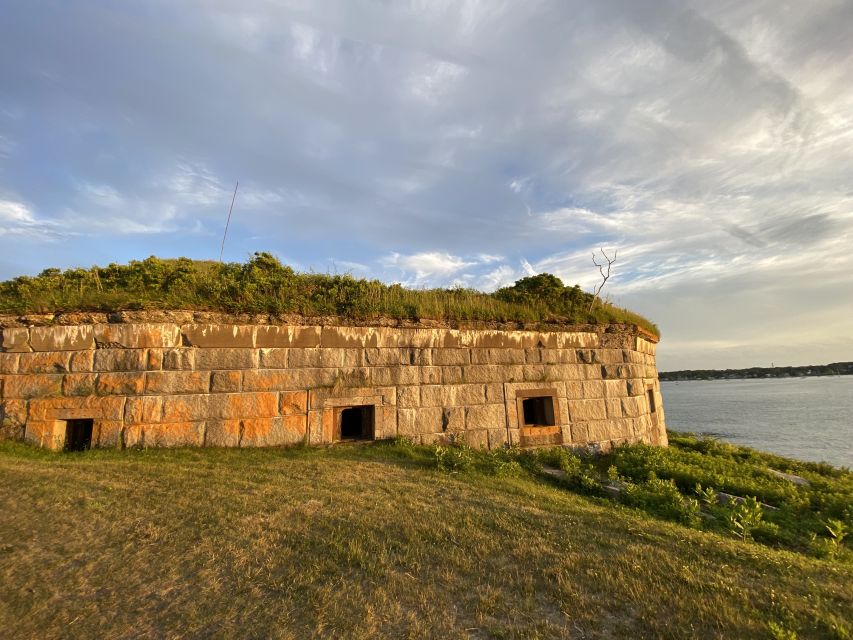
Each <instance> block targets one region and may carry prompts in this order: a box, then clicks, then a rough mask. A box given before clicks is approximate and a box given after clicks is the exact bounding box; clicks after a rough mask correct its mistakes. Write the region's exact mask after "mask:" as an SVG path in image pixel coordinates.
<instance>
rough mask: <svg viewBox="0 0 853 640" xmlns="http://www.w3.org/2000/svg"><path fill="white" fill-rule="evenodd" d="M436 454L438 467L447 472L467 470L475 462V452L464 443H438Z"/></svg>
mask: <svg viewBox="0 0 853 640" xmlns="http://www.w3.org/2000/svg"><path fill="white" fill-rule="evenodd" d="M434 455H435V466H436V468H437V469H438V470H439V471H444V472H447V473H455V472H458V471H466V470H468V469H470V468H471V467H472V466H473V464H474V456H473V453H472V451H471V449H470V448H469V447H467V446H465V445H464V444H454V443H451V444H449V445H436V447H435V450H434Z"/></svg>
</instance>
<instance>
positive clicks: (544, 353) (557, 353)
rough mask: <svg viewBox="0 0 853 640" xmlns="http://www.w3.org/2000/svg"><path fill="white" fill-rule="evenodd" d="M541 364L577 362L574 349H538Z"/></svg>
mask: <svg viewBox="0 0 853 640" xmlns="http://www.w3.org/2000/svg"><path fill="white" fill-rule="evenodd" d="M539 353H540V355H541V357H542V364H577V362H578V356H577V352H576V351H575V350H574V349H540V350H539Z"/></svg>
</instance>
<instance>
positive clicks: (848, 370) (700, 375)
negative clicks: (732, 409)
mask: <svg viewBox="0 0 853 640" xmlns="http://www.w3.org/2000/svg"><path fill="white" fill-rule="evenodd" d="M849 375H853V362H833V363H832V364H815V365H808V366H804V367H751V368H749V369H684V370H681V371H661V372H660V373H659V374H658V376H659V378H660V380H661V381H662V382H670V381H671V382H675V381H679V380H739V379H754V378H810V377H816V376H849Z"/></svg>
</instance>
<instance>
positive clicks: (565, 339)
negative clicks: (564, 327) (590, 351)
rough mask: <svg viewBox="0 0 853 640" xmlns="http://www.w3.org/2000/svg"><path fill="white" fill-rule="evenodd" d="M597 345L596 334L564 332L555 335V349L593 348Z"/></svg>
mask: <svg viewBox="0 0 853 640" xmlns="http://www.w3.org/2000/svg"><path fill="white" fill-rule="evenodd" d="M598 345H599V338H598V334H597V333H584V332H577V333H575V332H565V333H557V348H558V349H570V348H572V347H581V348H595V347H597V346H598Z"/></svg>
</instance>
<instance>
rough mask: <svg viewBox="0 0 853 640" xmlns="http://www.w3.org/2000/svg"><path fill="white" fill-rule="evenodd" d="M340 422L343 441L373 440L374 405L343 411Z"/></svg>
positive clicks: (348, 408) (347, 408) (349, 408)
mask: <svg viewBox="0 0 853 640" xmlns="http://www.w3.org/2000/svg"><path fill="white" fill-rule="evenodd" d="M339 420H340V427H341V440H373V431H374V410H373V405H372V404H366V405H362V406H358V407H346V408H344V409H341V413H340V418H339Z"/></svg>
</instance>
